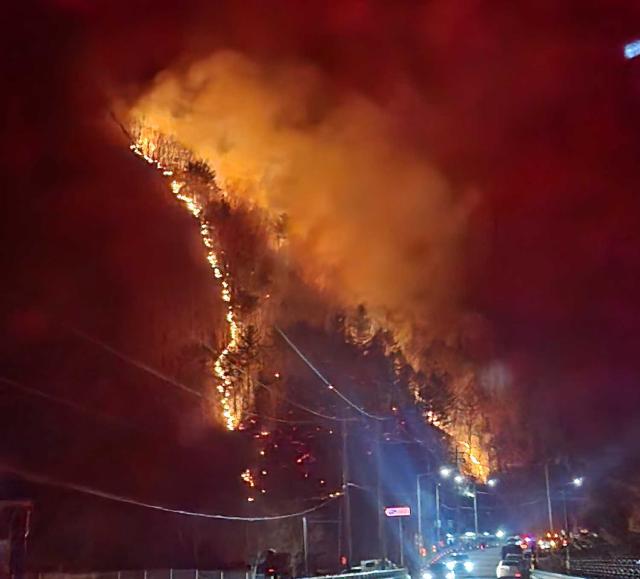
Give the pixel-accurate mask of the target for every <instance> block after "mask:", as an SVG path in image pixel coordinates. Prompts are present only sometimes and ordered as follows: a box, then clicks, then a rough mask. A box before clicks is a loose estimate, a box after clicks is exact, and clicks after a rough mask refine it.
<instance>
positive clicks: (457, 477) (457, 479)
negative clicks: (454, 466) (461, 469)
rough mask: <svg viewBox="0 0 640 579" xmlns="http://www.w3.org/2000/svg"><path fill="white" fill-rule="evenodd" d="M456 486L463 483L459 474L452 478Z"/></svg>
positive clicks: (462, 478)
mask: <svg viewBox="0 0 640 579" xmlns="http://www.w3.org/2000/svg"><path fill="white" fill-rule="evenodd" d="M453 480H454V481H455V483H456V484H458V485H461V484H462V483H463V482H464V477H463V476H462V475H461V474H457V475H456V476H454V477H453Z"/></svg>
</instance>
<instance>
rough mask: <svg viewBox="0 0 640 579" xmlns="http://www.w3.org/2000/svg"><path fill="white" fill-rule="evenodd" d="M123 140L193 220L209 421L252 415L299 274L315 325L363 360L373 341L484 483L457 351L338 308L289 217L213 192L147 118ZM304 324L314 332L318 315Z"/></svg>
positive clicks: (338, 297)
mask: <svg viewBox="0 0 640 579" xmlns="http://www.w3.org/2000/svg"><path fill="white" fill-rule="evenodd" d="M129 133H130V135H131V140H132V144H131V149H132V151H133V152H134V153H136V154H137V155H139V156H140V157H142V158H143V159H144V160H145V161H146V162H147V163H149V164H151V165H153V166H154V167H155V168H156V169H157V170H158V171H160V172H161V173H162V175H163V177H164V178H165V179H166V180H167V184H168V186H169V188H170V190H171V192H172V194H173V195H174V196H175V198H176V200H178V201H179V202H180V203H181V204H183V206H184V207H185V208H186V209H187V210H188V211H189V213H190V214H191V215H192V216H193V217H194V219H195V221H196V224H197V227H198V230H199V234H200V237H201V241H202V244H203V246H204V251H205V252H206V259H207V260H208V262H209V265H210V267H211V270H212V274H213V275H212V278H213V279H212V287H215V288H217V289H216V290H215V291H217V292H218V293H219V297H220V299H221V300H222V302H224V304H225V306H226V315H225V327H224V330H223V331H222V332H221V336H220V349H219V351H218V352H216V354H215V357H214V359H213V360H212V362H211V364H210V368H209V372H210V386H209V388H208V390H209V391H208V392H207V396H208V397H209V398H210V399H211V400H213V401H214V402H213V416H215V417H216V419H217V420H218V421H219V422H221V423H222V424H224V426H225V427H226V428H227V429H229V430H234V429H236V428H238V427H241V426H242V423H243V420H245V419H246V418H247V417H248V416H250V415H252V413H253V412H254V411H255V410H256V408H255V405H254V399H255V394H256V388H257V386H258V385H260V384H261V380H263V379H264V378H262V377H263V376H264V375H265V374H266V373H268V372H269V368H268V366H269V360H268V358H272V357H273V355H272V354H270V353H269V352H268V351H269V350H270V349H272V348H271V347H270V346H268V345H270V344H272V343H273V340H274V337H273V328H274V324H275V323H277V322H278V320H281V321H282V320H284V321H285V323H286V321H287V319H290V318H289V317H288V316H287V314H286V313H285V312H286V310H287V306H288V305H290V304H289V302H288V300H287V295H286V294H288V293H289V294H290V288H288V284H289V282H288V281H287V280H288V279H289V278H290V276H291V275H292V274H293V275H295V271H296V270H300V271H302V275H303V279H304V280H306V282H304V283H303V284H298V285H296V289H295V291H301V289H302V291H308V290H305V289H304V287H308V288H309V289H311V288H312V287H315V290H314V291H316V290H319V291H320V292H321V294H320V295H321V296H322V300H323V301H324V302H325V303H326V306H325V308H324V311H325V314H324V321H326V319H328V318H327V316H338V319H340V320H342V321H341V322H340V323H339V327H337V330H338V331H339V334H340V335H342V336H343V339H344V340H345V341H346V342H350V343H352V344H354V345H356V346H357V347H358V348H359V349H360V351H361V353H362V355H363V356H366V355H368V354H369V351H370V348H371V345H372V343H373V342H374V341H376V342H377V343H378V344H379V346H380V347H381V348H382V350H381V351H382V352H383V355H384V356H386V357H387V358H388V359H389V361H390V364H391V367H392V369H393V370H392V376H391V380H392V382H394V383H400V382H402V384H403V387H404V388H405V389H406V390H407V393H408V394H409V395H410V396H411V397H412V399H413V400H414V403H416V404H418V405H419V406H420V407H421V408H422V409H423V415H424V418H425V419H426V420H427V421H428V422H431V423H432V424H433V425H435V426H437V427H438V428H441V429H443V430H444V431H445V432H447V433H448V434H450V435H451V436H452V437H453V440H454V441H456V443H455V446H456V454H457V455H458V457H459V460H460V462H461V463H462V464H464V467H465V469H466V470H467V471H468V472H470V473H472V474H473V475H474V476H477V477H479V478H485V477H486V476H487V474H488V472H489V470H490V468H491V466H492V462H491V461H492V460H493V458H492V457H490V455H489V454H488V449H489V448H490V438H488V427H487V424H486V423H485V422H484V421H483V420H482V418H481V414H480V413H479V411H480V408H481V406H482V403H481V401H480V400H478V396H477V392H476V388H475V383H474V379H475V374H474V372H473V368H472V367H471V366H470V365H469V364H468V363H467V364H465V363H464V362H463V360H462V357H461V352H460V351H458V352H456V351H455V350H456V348H454V347H451V346H450V345H446V344H445V343H444V342H443V341H442V340H440V341H439V342H438V341H435V340H434V339H433V336H429V337H430V339H431V342H430V343H432V344H433V345H432V346H431V347H430V348H423V347H421V346H420V344H419V343H420V338H417V337H416V336H415V333H416V332H417V331H418V327H417V324H412V323H410V322H409V321H408V314H409V311H408V310H407V311H405V312H404V313H403V312H397V316H398V317H399V318H404V319H399V320H394V316H393V314H394V312H393V310H392V308H390V307H385V308H381V307H380V306H378V307H377V308H376V306H375V304H374V307H373V312H374V313H372V314H371V313H369V310H368V309H367V308H366V307H365V306H364V305H363V304H362V303H360V305H356V302H354V301H348V300H347V296H345V295H343V289H340V288H334V287H332V286H330V285H328V281H327V278H328V274H327V272H325V271H322V268H321V271H320V272H319V273H317V274H314V275H313V276H311V275H310V274H309V270H308V269H307V268H308V264H305V263H301V262H300V261H299V260H298V257H299V255H300V253H299V251H300V248H299V247H297V244H300V243H302V245H303V246H305V247H308V243H309V240H302V241H301V240H300V239H299V237H298V238H296V234H295V233H294V234H293V235H292V234H291V232H292V231H293V232H295V231H298V236H299V235H300V233H299V226H298V225H297V224H296V223H295V222H294V221H293V220H292V219H291V218H290V216H289V214H288V213H280V212H276V211H273V210H270V208H269V207H268V206H266V205H264V204H263V203H261V202H259V200H257V199H252V198H251V197H250V196H248V194H247V187H249V185H247V186H242V185H241V184H240V183H236V184H235V185H232V184H231V181H230V180H229V179H227V181H226V186H225V187H224V188H223V187H221V186H220V185H219V177H218V176H217V173H216V172H215V171H214V169H212V166H215V164H214V161H213V160H209V159H206V160H205V159H202V158H201V157H199V156H197V155H196V154H195V153H194V152H193V151H191V150H190V149H188V148H187V147H186V146H184V145H182V144H181V143H180V142H179V141H178V140H177V139H176V138H175V137H174V136H173V135H168V134H165V133H163V132H162V131H161V130H159V128H156V127H155V126H154V125H153V121H152V120H150V119H147V117H144V118H143V120H141V121H137V120H136V121H133V122H132V124H131V128H130V130H129ZM336 220H339V217H337V216H336ZM248 234H249V237H251V239H250V240H249V241H248V243H246V244H244V247H238V243H237V240H238V238H243V237H244V238H247V235H248ZM344 265H345V264H341V265H340V267H343V266H344ZM329 267H331V266H329ZM354 267H358V265H355V266H354ZM287 270H289V271H288V273H287ZM367 306H369V303H367ZM343 311H344V312H347V313H346V315H344V314H342V313H341V312H343ZM349 312H351V313H349ZM382 312H386V315H382ZM305 317H307V319H309V320H313V318H314V317H315V318H316V322H317V321H319V322H320V324H321V325H323V323H324V321H323V317H322V316H321V317H320V318H317V316H311V317H309V316H305ZM424 336H425V334H424V332H422V334H421V337H424ZM437 344H440V345H439V346H438V345H437ZM365 388H366V386H365ZM380 410H382V411H383V412H384V411H385V410H389V409H388V408H381V409H380ZM483 433H484V434H483Z"/></svg>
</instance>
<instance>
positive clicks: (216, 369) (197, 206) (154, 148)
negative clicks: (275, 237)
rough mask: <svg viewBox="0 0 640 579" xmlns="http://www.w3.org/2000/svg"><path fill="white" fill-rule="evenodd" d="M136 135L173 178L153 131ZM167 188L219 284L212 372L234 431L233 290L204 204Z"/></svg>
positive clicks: (180, 188) (138, 147)
mask: <svg viewBox="0 0 640 579" xmlns="http://www.w3.org/2000/svg"><path fill="white" fill-rule="evenodd" d="M137 132H138V134H137V138H136V139H135V141H134V143H133V144H131V146H130V149H131V150H132V151H133V152H134V153H135V154H136V155H138V156H139V157H142V158H143V159H144V160H145V161H146V162H147V163H149V164H151V165H155V167H156V168H157V169H159V170H160V171H162V174H163V175H164V176H165V177H174V175H175V173H174V171H173V170H172V169H171V168H170V167H168V166H165V165H164V164H163V163H162V161H161V160H160V159H159V154H158V153H159V147H158V144H157V143H156V142H155V140H154V135H155V134H154V132H153V131H150V130H145V129H144V128H139V130H138V131H137ZM170 189H171V192H172V193H173V195H174V196H175V197H176V199H178V201H180V202H181V203H182V205H183V206H184V207H186V209H187V210H188V211H189V213H191V215H193V217H194V218H195V219H197V220H198V224H199V231H200V237H201V239H202V243H203V245H204V246H205V248H206V249H207V261H208V262H209V266H210V267H211V269H212V271H213V276H214V277H215V279H216V280H217V281H218V282H219V285H220V297H221V298H222V301H223V302H224V303H225V304H226V308H227V311H226V314H225V321H226V323H227V331H228V342H227V344H226V346H225V347H224V348H223V350H222V352H221V353H220V355H219V356H218V357H217V359H216V360H215V362H214V364H213V368H212V370H213V374H214V376H215V377H216V379H217V381H218V385H217V386H216V391H217V393H218V395H219V403H220V406H221V410H222V416H223V420H224V424H225V427H226V428H227V429H228V430H235V429H236V428H238V425H239V423H240V419H241V416H240V414H239V412H237V411H236V409H235V408H234V403H233V399H232V397H233V394H234V392H233V380H232V377H231V374H230V373H229V372H228V370H227V368H228V367H229V366H230V360H229V357H230V355H231V354H232V353H233V352H234V351H235V350H236V349H237V347H238V340H239V337H240V331H241V328H240V324H239V321H238V318H237V315H236V312H235V309H234V306H233V303H232V295H233V291H232V287H231V278H230V275H229V272H228V269H227V267H225V265H224V262H223V260H222V259H221V258H222V257H223V255H224V254H223V251H222V249H221V248H220V247H219V246H218V244H217V243H216V240H215V238H214V236H213V235H212V233H211V232H212V229H213V228H212V226H211V223H210V222H209V221H208V220H207V218H206V216H205V211H204V209H205V207H204V205H203V203H202V202H201V201H200V200H199V199H198V198H197V196H196V195H195V194H191V193H190V191H189V187H188V186H187V183H186V182H185V181H180V180H178V179H176V178H174V179H172V180H171V182H170ZM243 475H244V473H243ZM252 486H253V485H252Z"/></svg>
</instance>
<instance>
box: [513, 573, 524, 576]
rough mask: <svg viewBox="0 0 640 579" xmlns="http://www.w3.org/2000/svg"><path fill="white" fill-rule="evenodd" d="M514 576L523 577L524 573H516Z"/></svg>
mask: <svg viewBox="0 0 640 579" xmlns="http://www.w3.org/2000/svg"><path fill="white" fill-rule="evenodd" d="M514 577H522V573H516V574H515V575H514Z"/></svg>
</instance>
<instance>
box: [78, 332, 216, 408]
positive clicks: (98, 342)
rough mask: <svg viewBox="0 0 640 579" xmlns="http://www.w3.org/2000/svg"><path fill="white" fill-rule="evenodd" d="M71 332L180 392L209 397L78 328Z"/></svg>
mask: <svg viewBox="0 0 640 579" xmlns="http://www.w3.org/2000/svg"><path fill="white" fill-rule="evenodd" d="M70 330H71V331H72V332H73V333H74V334H76V336H79V337H80V338H82V339H83V340H86V341H88V342H91V343H92V344H94V345H96V346H99V347H100V348H103V349H104V350H106V351H107V352H109V353H110V354H112V355H113V356H115V357H116V358H119V359H120V360H123V361H124V362H126V363H128V364H131V365H132V366H135V367H136V368H138V369H140V370H144V371H145V372H148V373H149V374H151V375H152V376H155V377H156V378H158V379H160V380H162V381H163V382H166V383H167V384H170V385H171V386H173V387H175V388H177V389H179V390H182V391H183V392H187V393H188V394H191V395H192V396H197V397H198V398H207V396H206V395H204V394H202V392H198V391H197V390H194V389H193V388H191V387H190V386H186V385H185V384H182V382H178V381H177V380H175V379H174V378H171V377H170V376H167V375H166V374H163V373H162V372H160V371H158V370H156V369H155V368H152V367H151V366H149V365H148V364H145V363H144V362H141V361H140V360H136V359H135V358H132V357H131V356H129V355H128V354H125V353H124V352H121V351H120V350H118V349H116V348H114V347H113V346H111V345H109V344H107V343H106V342H104V341H102V340H100V339H99V338H96V337H94V336H91V335H89V334H87V333H85V332H83V331H81V330H79V329H77V328H70Z"/></svg>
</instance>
